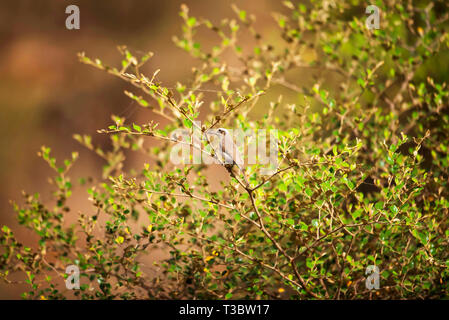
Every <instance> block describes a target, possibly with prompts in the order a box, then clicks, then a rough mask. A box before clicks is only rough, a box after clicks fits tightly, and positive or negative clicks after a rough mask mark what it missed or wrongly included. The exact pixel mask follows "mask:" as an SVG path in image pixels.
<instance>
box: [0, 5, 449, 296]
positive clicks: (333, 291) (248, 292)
mask: <svg viewBox="0 0 449 320" xmlns="http://www.w3.org/2000/svg"><path fill="white" fill-rule="evenodd" d="M284 4H285V7H286V10H285V12H283V13H277V14H274V15H273V16H274V18H275V20H276V22H277V24H278V26H279V35H280V38H282V40H279V41H275V43H274V44H270V41H268V40H266V39H265V35H262V34H260V33H258V31H256V28H255V26H254V21H255V18H254V17H253V16H252V15H250V14H248V13H247V12H246V11H244V10H241V9H239V8H237V7H235V6H233V9H234V11H235V13H236V15H237V17H236V18H235V19H224V20H223V21H221V22H220V23H214V22H211V21H209V20H207V19H200V18H195V17H193V16H191V15H190V14H189V11H188V9H187V7H186V6H182V8H181V17H182V19H183V26H182V30H183V33H182V36H180V37H175V38H174V42H175V44H176V45H177V46H178V47H180V48H182V49H183V50H185V51H187V52H188V53H189V54H191V55H192V56H193V57H195V58H197V59H198V61H199V66H198V67H195V68H194V69H193V72H192V80H191V81H190V82H186V83H185V84H184V83H181V82H179V83H178V84H177V86H176V89H175V90H172V89H170V88H167V87H164V86H163V85H162V84H161V83H160V82H159V81H158V80H157V75H158V71H156V72H154V74H152V75H151V76H145V75H144V74H142V73H141V67H142V66H143V64H144V63H145V62H146V61H148V59H150V58H151V56H152V53H148V54H146V55H144V56H143V57H137V56H135V55H134V54H133V53H132V52H130V51H129V50H128V49H127V48H126V47H120V48H119V49H120V52H121V53H122V55H123V60H122V65H121V66H120V67H110V66H107V65H106V64H104V63H103V62H102V61H100V60H98V59H94V60H92V59H90V58H88V57H87V56H86V55H85V54H84V53H82V54H80V55H79V58H80V61H81V62H83V63H85V64H88V65H92V66H94V67H95V68H97V69H100V70H103V71H105V72H107V73H109V74H111V75H113V76H116V77H118V78H121V79H123V80H125V81H127V82H129V83H130V84H132V85H133V86H134V87H135V88H136V89H135V90H136V91H137V92H130V91H126V92H125V93H126V94H127V95H128V96H129V97H130V98H131V99H133V100H135V101H137V102H138V104H139V105H140V106H142V107H143V108H150V109H151V110H152V111H153V112H155V113H156V114H158V115H160V116H162V117H164V118H166V120H167V122H168V124H167V125H165V126H164V127H163V128H162V129H158V124H157V123H154V122H150V123H146V124H132V123H127V122H126V119H124V118H120V117H118V116H113V121H114V124H112V125H111V126H110V127H109V128H107V129H102V130H99V132H100V133H103V134H109V135H110V140H111V145H112V148H111V149H110V150H104V149H102V148H101V147H98V146H95V145H94V144H93V143H92V139H91V137H90V136H81V135H75V138H76V139H77V140H78V141H79V142H80V143H81V144H82V145H84V146H85V147H87V148H88V149H90V150H92V151H93V152H95V153H96V154H98V155H99V156H100V157H102V158H104V160H105V163H106V164H105V166H104V170H103V180H102V181H100V182H98V183H90V182H89V181H83V183H85V184H86V185H87V188H88V197H89V201H91V203H92V205H93V208H94V209H93V210H92V212H84V213H81V214H80V215H79V219H78V223H77V224H74V225H71V226H67V223H65V222H64V221H65V218H66V215H67V214H68V212H69V211H70V208H69V207H68V205H67V199H68V198H69V197H70V196H71V193H72V188H73V187H72V183H71V181H72V180H71V179H70V178H69V176H68V170H69V169H70V167H71V166H72V165H73V162H74V161H75V160H76V159H77V157H78V154H77V153H74V154H73V157H72V159H69V160H66V161H64V164H63V165H60V164H59V163H58V164H57V162H56V160H55V159H54V158H53V157H52V156H51V154H50V149H49V148H46V147H43V148H42V151H41V152H40V156H41V157H42V158H43V159H44V160H46V161H47V162H48V163H49V165H50V167H52V168H53V169H54V170H55V173H56V176H55V178H54V185H55V187H56V191H55V193H54V198H55V203H56V205H55V206H54V208H51V207H49V204H47V203H44V202H43V201H42V200H40V198H39V195H38V194H36V195H27V194H25V203H24V204H23V205H19V204H14V209H15V211H16V213H17V218H18V221H19V223H20V224H22V225H24V226H25V227H27V228H29V229H30V230H31V231H33V232H34V233H36V234H37V235H38V236H39V239H40V240H39V243H38V244H36V247H35V248H30V247H27V246H24V245H22V244H21V243H20V241H19V240H18V239H16V238H15V236H14V234H13V231H12V230H11V229H10V228H8V227H7V226H3V228H2V230H1V233H0V244H1V248H2V249H1V250H2V251H1V252H2V255H1V256H0V269H1V275H2V278H3V280H4V281H6V282H9V283H13V281H12V280H10V276H11V275H12V274H13V273H16V272H22V273H23V274H24V275H26V280H25V281H26V282H27V283H28V284H29V285H30V289H29V291H28V292H25V293H24V295H23V297H24V298H39V297H41V298H43V299H61V298H65V297H67V293H66V292H64V291H63V290H61V289H60V288H58V286H57V285H56V283H57V282H62V280H61V279H60V278H52V277H51V275H52V274H53V275H55V274H57V275H58V277H60V276H64V277H67V275H65V273H64V270H65V267H66V266H67V265H70V264H75V265H77V266H79V268H80V270H81V284H82V285H81V288H80V289H79V290H76V291H75V292H74V294H75V295H76V296H79V297H80V298H83V299H98V298H101V299H111V298H121V299H133V298H159V299H160V298H169V299H171V298H203V299H231V298H232V299H234V298H251V299H259V298H262V299H267V298H268V299H269V298H283V299H303V298H316V299H323V298H331V299H353V298H382V299H389V298H443V297H447V292H448V279H449V272H448V266H449V257H448V254H449V251H448V250H447V246H448V239H449V231H448V222H449V220H448V208H449V201H448V196H449V195H448V190H449V188H448V174H449V172H448V161H449V151H448V145H447V141H448V139H449V136H448V135H449V112H448V111H449V108H448V97H449V90H448V87H447V84H446V83H445V82H444V76H447V74H446V73H444V74H442V73H441V70H442V69H444V68H439V69H437V68H434V67H433V66H434V65H438V64H442V63H444V60H446V61H447V57H448V46H449V37H448V33H447V29H448V23H447V20H448V9H449V8H448V3H447V2H446V1H444V0H441V1H412V0H409V1H393V0H385V1H380V0H379V1H375V4H376V5H377V6H378V7H379V8H380V10H381V13H382V14H381V19H380V29H378V30H368V29H367V27H366V26H365V18H366V17H367V15H365V7H364V6H365V3H364V2H363V1H356V0H354V1H338V2H334V1H327V0H312V1H310V2H308V3H307V4H295V3H293V2H290V1H284ZM202 29H206V30H209V31H210V32H212V33H215V34H216V36H217V39H218V41H217V42H216V44H215V45H214V46H212V47H211V48H205V46H203V45H202V44H201V43H199V42H197V37H196V34H197V33H198V32H199V30H202ZM248 35H250V36H251V37H252V38H253V39H254V41H253V42H250V41H241V40H239V39H240V37H241V36H246V37H248ZM231 55H232V58H231ZM446 66H447V64H446ZM436 69H437V70H436ZM446 69H447V68H446ZM298 79H300V80H301V83H299V84H298V81H297V80H298ZM303 80H304V81H303ZM307 81H309V83H307ZM210 88H214V89H216V90H217V94H216V98H214V99H212V101H211V103H210V109H211V112H210V113H209V114H208V115H207V116H206V117H204V116H203V117H202V119H206V121H203V122H204V125H203V126H202V127H201V128H198V129H200V130H202V131H203V132H204V131H205V130H206V129H208V128H210V127H217V126H222V127H226V128H241V129H253V130H256V129H277V130H278V132H279V141H280V146H279V159H280V165H279V168H278V170H277V171H276V173H274V174H273V175H270V176H261V175H260V174H259V169H260V167H261V165H259V164H256V165H248V166H247V167H246V172H247V175H248V177H249V182H250V186H247V185H245V184H244V183H242V181H241V179H240V178H239V177H238V176H237V175H234V174H233V173H232V172H229V179H228V180H227V181H223V182H222V186H221V188H219V190H215V191H214V190H213V189H212V188H211V186H210V182H209V178H208V175H207V174H206V173H205V169H206V166H204V165H185V166H174V165H173V164H172V163H170V161H169V154H170V150H171V147H172V146H173V141H172V138H170V136H169V132H171V131H172V130H174V129H176V128H186V129H188V130H194V129H195V126H196V124H195V123H194V120H197V119H199V117H200V109H201V106H202V104H203V103H204V102H205V101H207V99H209V98H207V99H206V97H205V95H204V93H205V91H201V90H202V89H205V90H207V89H210ZM281 90H283V91H282V92H283V96H284V98H283V97H282V96H281V93H280V92H281ZM138 92H140V93H138ZM141 95H142V96H141ZM287 98H288V99H289V101H288V102H284V100H288V99H287ZM266 106H269V107H266ZM259 107H260V108H264V110H265V111H264V112H265V115H264V116H263V117H255V116H252V117H251V115H252V114H251V115H250V111H251V110H257V109H258V108H259ZM201 112H203V113H204V112H205V111H201ZM253 118H255V119H253ZM146 139H160V140H161V141H162V142H163V143H161V144H160V145H158V146H157V147H152V148H146V147H145V144H144V142H145V141H146ZM186 143H190V142H186ZM206 144H207V142H206ZM130 151H131V152H143V153H144V154H145V155H147V156H148V157H150V159H152V160H151V162H149V163H147V164H145V165H144V166H143V167H142V168H141V169H140V170H139V171H138V172H132V171H131V172H125V171H124V169H123V168H124V161H125V159H126V157H125V155H126V154H127V152H130ZM150 163H151V164H150ZM89 184H91V185H89ZM158 248H159V249H161V248H162V249H163V251H164V252H165V253H166V254H167V256H166V257H164V258H163V259H160V260H159V261H154V266H153V267H154V269H150V268H149V267H148V266H144V265H143V264H142V259H141V258H142V257H144V256H147V255H149V257H150V258H151V257H152V255H153V254H154V252H155V251H157V250H158ZM369 265H376V266H378V267H379V269H380V272H381V273H380V288H379V289H378V290H368V289H367V288H366V287H365V279H366V275H365V270H366V268H367V267H368V266H369Z"/></svg>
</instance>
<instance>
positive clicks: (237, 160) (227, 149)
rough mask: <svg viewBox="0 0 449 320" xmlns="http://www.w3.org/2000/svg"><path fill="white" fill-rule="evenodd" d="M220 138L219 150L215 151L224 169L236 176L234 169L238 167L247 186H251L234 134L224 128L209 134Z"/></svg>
mask: <svg viewBox="0 0 449 320" xmlns="http://www.w3.org/2000/svg"><path fill="white" fill-rule="evenodd" d="M209 133H210V134H213V135H215V136H217V137H218V142H219V144H218V149H217V150H215V151H216V152H217V157H218V159H219V160H220V162H222V164H223V165H224V167H225V168H226V169H227V170H228V171H229V173H231V174H233V175H235V173H234V172H233V171H232V169H233V168H234V167H235V166H236V167H237V168H238V169H239V170H240V172H241V174H242V175H243V178H244V179H245V182H246V185H247V186H249V182H248V180H247V179H246V175H245V171H244V170H243V168H242V166H243V164H244V163H243V158H242V156H241V154H240V151H239V150H238V149H237V147H236V145H235V143H234V141H233V139H232V134H231V133H230V132H229V131H228V130H227V129H224V128H218V129H216V130H214V131H213V132H209Z"/></svg>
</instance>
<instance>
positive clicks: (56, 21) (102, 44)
mask: <svg viewBox="0 0 449 320" xmlns="http://www.w3.org/2000/svg"><path fill="white" fill-rule="evenodd" d="M181 3H185V4H187V5H188V6H189V8H190V12H191V14H192V15H193V16H197V17H200V16H201V17H207V18H208V19H210V20H211V21H213V22H218V21H219V20H220V19H222V18H225V17H233V18H234V17H235V13H234V12H233V11H232V9H231V6H230V4H231V2H229V1H226V0H216V1H210V0H194V1H193V0H191V1H178V0H170V1H156V0H151V1H137V0H114V1H89V0H84V1H31V0H15V1H1V2H0V47H1V48H2V49H1V50H0V74H1V78H0V108H1V111H0V114H1V116H0V146H1V148H0V181H1V184H0V213H1V214H0V225H3V224H8V225H9V226H10V227H12V228H13V230H15V233H16V235H17V236H18V237H19V239H20V240H23V241H24V243H25V244H28V245H30V244H31V243H32V241H33V239H31V238H29V236H28V235H27V233H26V230H25V229H21V228H18V225H17V223H16V222H15V214H14V212H13V210H12V207H11V204H10V203H9V201H10V200H14V201H17V202H19V203H21V200H22V199H21V198H22V197H21V191H22V190H25V191H27V192H28V193H30V194H33V193H35V192H39V193H40V194H41V198H42V199H43V200H44V201H45V200H46V199H50V198H51V191H52V186H51V185H50V184H48V183H47V181H48V178H49V177H51V176H52V175H53V172H52V170H51V169H50V168H49V167H48V165H47V164H46V163H45V162H44V161H43V160H42V159H40V158H39V157H38V156H37V152H38V151H39V150H40V147H41V146H42V145H46V146H48V147H51V148H52V154H53V155H54V156H55V157H56V159H57V161H63V159H65V158H70V154H71V152H72V151H79V152H80V159H79V160H78V161H77V163H76V165H75V167H74V168H73V169H72V171H71V176H72V177H80V176H84V177H85V176H98V175H99V172H100V171H101V167H102V165H103V161H102V160H101V159H100V158H99V157H97V156H96V155H95V154H94V153H92V152H90V151H88V150H87V149H84V148H83V147H82V146H81V145H79V143H78V142H76V141H75V140H74V139H73V138H72V136H73V134H74V133H80V134H89V135H92V136H93V141H94V143H95V144H100V145H101V144H103V145H107V143H108V137H106V136H103V135H100V134H97V133H96V130H97V129H101V128H105V127H107V126H108V125H110V124H111V119H110V116H111V114H116V115H121V116H125V117H126V118H127V119H128V121H134V122H137V123H144V122H147V121H149V120H151V119H155V120H159V118H156V117H155V115H154V114H153V113H152V112H151V111H149V110H144V109H143V108H140V107H138V106H137V105H136V104H131V100H130V99H129V98H128V97H126V96H125V95H124V94H123V91H124V90H125V89H129V88H130V85H129V84H127V83H125V82H124V81H122V80H120V79H117V78H114V77H112V76H110V75H107V74H106V73H104V72H100V71H98V70H96V69H94V68H92V67H89V66H86V65H84V64H81V63H79V62H78V58H77V53H78V52H81V51H84V52H86V55H87V56H89V57H92V58H96V57H99V58H101V60H102V61H103V62H104V63H106V64H109V65H119V64H120V54H119V53H118V51H117V50H116V47H117V45H127V46H128V47H129V48H130V49H131V50H132V51H136V50H139V51H152V52H154V54H155V55H154V57H153V58H152V59H151V60H150V61H149V63H147V64H146V65H145V68H144V69H143V70H142V71H144V73H145V72H146V73H147V74H152V73H153V72H154V71H155V70H156V69H161V72H160V73H159V79H160V80H161V81H162V83H163V84H164V85H166V86H171V85H173V86H174V85H175V84H176V81H178V80H179V81H182V82H183V83H185V82H187V80H188V79H189V77H190V71H191V68H192V67H193V66H195V65H198V61H196V60H194V59H192V58H190V56H189V55H188V54H187V53H185V52H184V51H182V50H181V49H179V48H177V47H175V45H174V43H173V41H172V36H173V35H180V34H181V23H182V19H181V17H180V16H179V11H180V5H181ZM71 4H75V5H77V6H78V7H79V8H80V18H81V19H80V21H81V23H80V30H68V29H66V27H65V20H66V18H67V17H68V14H66V13H65V9H66V7H67V6H68V5H71ZM236 4H237V5H238V6H239V7H240V8H241V9H244V10H247V11H248V12H249V13H253V14H255V15H256V16H257V23H256V26H258V30H259V32H261V33H262V34H264V35H269V33H270V32H275V31H274V28H273V26H274V20H273V18H272V16H271V13H270V12H272V11H282V10H283V9H282V4H281V2H280V1H276V0H244V1H236ZM242 32H243V31H242ZM200 40H201V42H203V43H205V44H207V43H208V41H209V42H212V41H215V40H216V39H207V38H202V39H201V38H200ZM133 92H136V90H134V91H133ZM78 200H79V201H78ZM71 203H72V205H73V207H74V210H73V211H72V214H74V215H75V214H76V213H77V212H78V210H86V211H88V210H89V209H90V207H89V202H88V201H86V197H85V194H81V196H80V197H79V198H77V197H76V196H75V197H74V199H72V200H71ZM12 290H13V291H12ZM20 292H22V291H21V288H19V286H7V287H6V286H5V285H0V298H1V299H5V298H20V296H19V293H20Z"/></svg>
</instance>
